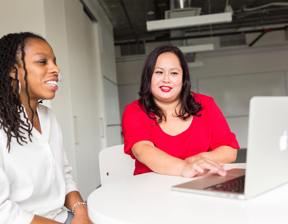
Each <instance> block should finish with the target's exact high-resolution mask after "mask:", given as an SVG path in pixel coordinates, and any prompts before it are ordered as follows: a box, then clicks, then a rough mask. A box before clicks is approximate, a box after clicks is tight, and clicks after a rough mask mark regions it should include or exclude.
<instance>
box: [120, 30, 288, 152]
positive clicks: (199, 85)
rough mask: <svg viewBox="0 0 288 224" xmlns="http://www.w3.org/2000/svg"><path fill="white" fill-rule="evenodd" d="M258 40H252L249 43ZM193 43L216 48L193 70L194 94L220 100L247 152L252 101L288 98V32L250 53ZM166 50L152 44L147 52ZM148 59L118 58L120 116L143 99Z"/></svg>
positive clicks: (199, 57)
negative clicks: (141, 92)
mask: <svg viewBox="0 0 288 224" xmlns="http://www.w3.org/2000/svg"><path fill="white" fill-rule="evenodd" d="M257 35H258V34H251V35H247V43H250V42H251V41H252V40H253V39H254V38H255V37H256V36H257ZM189 42H193V43H189V44H198V43H211V42H212V43H214V44H215V48H216V50H215V51H212V52H205V53H198V54H197V55H196V57H197V60H199V61H202V62H203V63H204V66H202V67H196V68H190V75H191V79H192V87H193V89H194V91H199V92H202V93H206V94H209V95H212V96H214V97H215V99H216V101H217V103H218V104H219V106H220V107H221V109H222V110H223V112H224V114H225V115H226V117H227V119H228V122H229V123H230V126H231V128H232V130H233V131H234V132H236V134H237V137H238V140H239V142H240V145H241V147H243V148H245V147H247V125H248V103H249V98H250V97H251V96H252V95H288V90H287V89H288V85H287V80H288V64H287V58H288V41H287V40H286V39H285V34H284V32H283V31H278V32H271V33H267V34H266V35H264V36H263V39H260V40H259V41H258V42H257V43H256V44H255V45H254V46H253V47H251V48H249V47H247V46H246V47H245V46H240V47H226V48H220V44H219V38H206V39H200V40H191V41H189ZM162 44H163V43H153V44H147V45H146V50H147V51H146V52H148V53H149V52H150V51H151V50H152V49H153V48H154V47H156V46H159V45H162ZM117 52H119V49H118V51H117ZM145 58H146V56H145V55H137V56H126V57H119V55H118V57H117V61H116V62H117V63H116V64H117V78H118V85H119V87H118V88H119V99H120V111H121V114H122V112H123V109H124V106H125V105H126V104H127V103H129V102H131V101H132V100H135V99H137V98H138V94H137V93H138V91H139V86H140V78H141V72H142V67H143V64H144V60H145Z"/></svg>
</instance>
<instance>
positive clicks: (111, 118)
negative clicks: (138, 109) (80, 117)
mask: <svg viewBox="0 0 288 224" xmlns="http://www.w3.org/2000/svg"><path fill="white" fill-rule="evenodd" d="M85 2H86V3H87V5H88V6H89V7H90V8H91V9H92V10H93V12H95V14H97V16H98V15H99V17H97V19H98V18H99V21H98V24H99V26H98V27H97V29H98V31H99V32H98V34H99V35H98V40H99V49H100V52H99V62H100V63H99V71H100V73H101V76H102V77H103V99H104V101H103V103H102V107H101V111H100V116H101V122H103V125H104V128H103V131H101V132H103V133H101V136H102V145H103V147H106V146H112V145H117V144H121V128H120V111H119V100H118V84H117V76H116V65H115V63H116V62H115V48H114V39H113V27H112V26H111V23H110V22H109V21H108V20H107V17H106V16H105V15H104V13H103V10H102V9H101V7H100V6H99V4H98V3H97V2H96V1H93V2H92V1H91V0H86V1H85Z"/></svg>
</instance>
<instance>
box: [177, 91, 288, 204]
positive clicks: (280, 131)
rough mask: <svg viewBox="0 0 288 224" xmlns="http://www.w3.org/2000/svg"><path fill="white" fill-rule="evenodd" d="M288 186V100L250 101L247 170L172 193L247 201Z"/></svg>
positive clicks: (209, 178)
mask: <svg viewBox="0 0 288 224" xmlns="http://www.w3.org/2000/svg"><path fill="white" fill-rule="evenodd" d="M287 182H288V97H284V96H283V97H278V96H277V97H273V96H271V97H253V98H252V99H251V100H250V111H249V126H248V146H247V161H246V170H245V169H232V170H230V171H228V174H227V176H225V177H221V176H218V175H208V176H205V177H203V178H200V179H196V180H192V181H189V182H185V183H182V184H178V185H175V186H172V190H175V191H184V192H195V193H202V194H208V195H213V196H220V197H227V198H239V199H248V198H252V197H254V196H257V195H259V194H261V193H264V192H266V191H268V190H271V189H273V188H276V187H277V186H280V185H282V184H284V183H287Z"/></svg>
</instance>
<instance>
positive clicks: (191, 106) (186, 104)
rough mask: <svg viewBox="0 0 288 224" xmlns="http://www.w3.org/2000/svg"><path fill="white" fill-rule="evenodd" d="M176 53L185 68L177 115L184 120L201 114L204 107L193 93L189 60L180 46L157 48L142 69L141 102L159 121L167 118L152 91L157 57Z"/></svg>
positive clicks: (152, 117) (144, 108)
mask: <svg viewBox="0 0 288 224" xmlns="http://www.w3.org/2000/svg"><path fill="white" fill-rule="evenodd" d="M167 52H170V53H173V54H175V55H176V56H177V57H178V59H179V61H180V64H181V68H182V70H183V79H182V89H181V92H180V110H179V111H178V112H176V113H177V116H178V117H179V118H181V119H183V120H185V119H187V118H189V117H190V116H191V115H194V116H200V114H199V112H200V111H201V109H202V106H201V104H200V103H198V102H196V101H195V99H194V97H193V95H192V93H191V82H190V75H189V69H188V65H187V62H186V60H185V56H184V55H183V53H182V52H181V51H180V49H179V48H177V47H175V46H173V45H167V46H166V45H165V46H160V47H157V48H155V49H154V50H153V51H152V52H151V53H150V54H149V55H148V57H147V59H146V62H145V64H144V68H143V70H142V77H141V85H140V91H139V95H140V99H139V103H140V105H141V106H142V108H143V110H144V111H145V112H146V114H147V115H148V116H149V117H150V118H151V119H157V121H158V122H159V123H161V122H162V121H163V120H166V116H165V114H164V112H163V111H162V110H161V108H159V107H158V106H157V104H156V103H155V101H154V97H153V95H152V92H151V79H152V75H153V72H154V68H155V64H156V62H157V58H158V57H159V55H160V54H163V53H167Z"/></svg>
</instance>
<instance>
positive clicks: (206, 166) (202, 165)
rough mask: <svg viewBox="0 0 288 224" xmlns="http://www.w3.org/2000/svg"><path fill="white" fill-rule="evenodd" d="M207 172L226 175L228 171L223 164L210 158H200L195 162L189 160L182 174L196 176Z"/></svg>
mask: <svg viewBox="0 0 288 224" xmlns="http://www.w3.org/2000/svg"><path fill="white" fill-rule="evenodd" d="M206 173H213V174H218V175H220V176H225V175H226V171H225V170H224V168H223V166H222V164H219V163H217V162H215V161H211V160H208V159H199V160H197V161H194V162H193V163H188V162H187V163H186V165H185V166H184V168H183V172H182V176H184V177H195V176H201V175H204V174H206Z"/></svg>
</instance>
